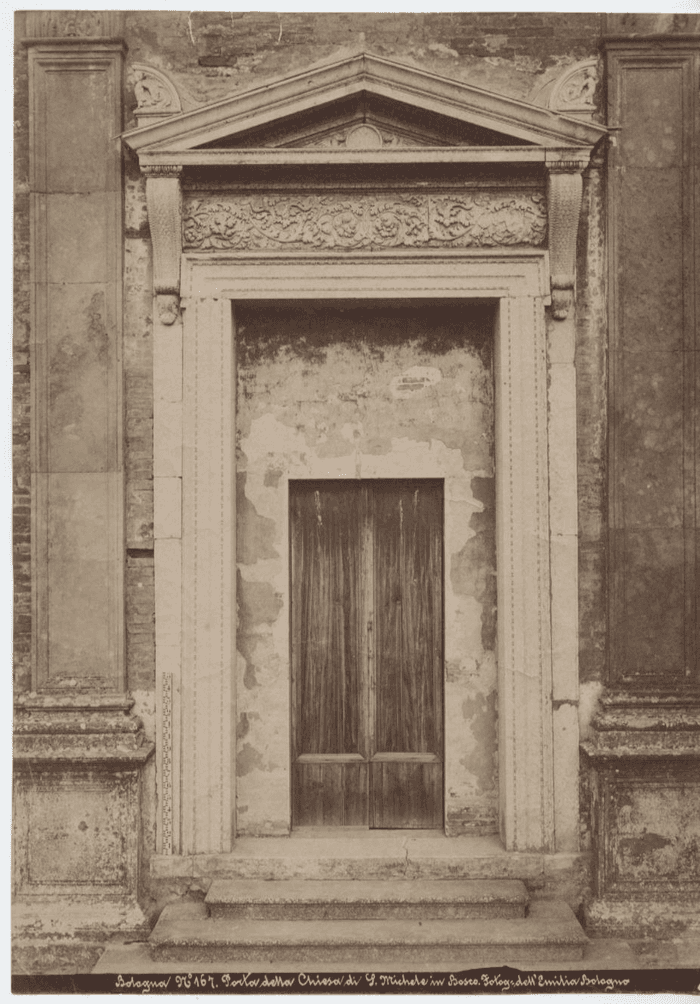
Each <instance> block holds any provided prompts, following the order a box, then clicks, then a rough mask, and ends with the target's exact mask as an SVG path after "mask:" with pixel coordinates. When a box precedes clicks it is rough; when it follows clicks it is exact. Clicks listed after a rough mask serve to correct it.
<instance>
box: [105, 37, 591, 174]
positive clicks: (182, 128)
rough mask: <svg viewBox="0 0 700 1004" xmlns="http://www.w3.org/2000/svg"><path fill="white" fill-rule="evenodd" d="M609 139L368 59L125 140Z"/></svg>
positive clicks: (434, 142)
mask: <svg viewBox="0 0 700 1004" xmlns="http://www.w3.org/2000/svg"><path fill="white" fill-rule="evenodd" d="M604 134H605V129H604V128H603V127H602V126H598V125H593V124H591V123H589V122H581V121H579V120H576V119H570V118H567V117H566V116H564V115H561V114H558V113H556V112H552V111H550V110H549V109H545V108H540V107H538V106H536V105H531V104H528V103H527V102H523V101H518V100H516V99H514V98H509V97H505V96H503V95H499V94H494V93H492V92H490V91H486V90H484V89H483V88H478V87H473V86H471V85H469V84H464V83H461V82H459V81H455V80H452V79H449V78H447V77H440V76H438V75H436V74H433V73H428V72H426V71H425V70H421V69H419V68H417V67H413V66H408V65H404V64H401V63H397V62H394V61H391V60H387V59H384V58H382V57H379V56H375V55H371V54H369V53H363V54H360V55H357V56H352V57H350V58H348V59H344V60H342V61H340V62H336V63H331V64H326V65H324V66H320V67H316V68H314V69H311V70H307V71H305V72H304V73H299V74H295V75H294V76H290V77H286V78H283V79H281V80H277V81H274V82H270V83H266V84H265V85H264V86H262V87H258V88H255V89H253V90H250V91H246V92H243V93H238V94H235V95H233V96H231V97H229V98H226V99H224V100H223V101H217V102H214V103H212V104H209V105H204V106H203V107H201V108H198V109H196V110H195V111H190V112H184V113H180V114H176V115H172V116H170V117H168V118H166V119H162V120H161V121H159V122H156V123H153V124H150V125H147V126H145V127H142V128H139V129H134V130H131V131H129V132H127V133H125V135H124V139H125V141H126V142H127V143H128V145H129V146H130V147H131V148H132V149H133V150H135V151H136V152H137V153H139V156H143V155H147V156H148V155H149V154H150V155H158V154H161V155H162V154H164V153H166V152H167V153H168V154H172V155H174V154H176V153H178V152H179V153H182V154H189V156H188V157H187V162H192V157H193V156H194V155H195V154H196V153H197V151H201V155H202V162H205V161H206V160H207V153H208V152H212V151H217V150H219V151H227V150H228V151H233V150H239V151H243V150H255V149H257V150H261V149H266V148H267V149H277V150H280V151H282V150H285V149H286V150H289V151H290V152H291V151H292V150H294V149H299V150H309V148H311V149H314V148H319V149H329V150H336V151H338V152H341V151H343V150H348V151H351V150H356V151H357V150H382V151H384V150H386V151H391V150H393V149H395V148H397V147H398V148H416V147H429V148H434V149H435V148H437V149H439V148H444V147H458V148H465V147H485V148H499V147H538V148H542V147H545V148H553V149H557V148H559V149H561V148H574V147H576V148H588V149H590V148H591V147H592V146H593V145H594V144H595V143H596V142H597V141H598V140H599V139H600V138H601V136H603V135H604Z"/></svg>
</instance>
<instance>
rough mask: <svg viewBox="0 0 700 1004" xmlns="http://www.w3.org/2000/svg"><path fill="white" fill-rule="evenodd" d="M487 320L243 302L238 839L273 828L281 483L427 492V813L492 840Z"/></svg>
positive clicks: (472, 308)
mask: <svg viewBox="0 0 700 1004" xmlns="http://www.w3.org/2000/svg"><path fill="white" fill-rule="evenodd" d="M492 328H493V315H492V311H491V308H490V307H488V306H485V305H467V304H462V305H460V306H458V307H455V306H442V307H440V306H438V305H430V306H425V305H420V306H416V305H405V304H404V305H401V306H396V305H391V304H389V305H387V304H386V303H385V304H384V305H375V306H363V307H358V306H357V305H355V306H353V305H351V304H342V305H323V304H309V303H304V304H302V303H294V304H278V305H275V306H271V305H269V304H255V303H248V304H244V305H238V306H237V309H236V329H237V343H238V402H237V437H238V458H237V465H238V468H237V469H238V528H237V540H238V543H237V549H238V591H239V592H238V596H239V627H238V668H237V673H238V679H237V692H238V751H237V830H238V833H239V834H265V833H285V832H287V830H288V828H289V819H290V794H289V780H290V778H289V759H290V734H289V730H290V705H289V694H290V676H289V674H290V663H289V560H288V553H289V541H288V481H289V478H388V477H396V478H402V477H403V478H409V477H410V478H416V477H427V478H434V477H440V478H444V479H445V565H444V579H445V582H444V588H445V758H446V766H445V796H446V797H445V804H446V826H447V832H448V834H450V835H456V834H461V833H479V834H483V833H490V832H495V829H496V818H497V776H496V761H497V748H496V735H497V723H496V661H495V658H496V657H495V648H496V645H495V642H496V592H495V590H496V579H495V572H496V569H495V532H494V531H495V513H494V431H493V430H494V415H493V376H492Z"/></svg>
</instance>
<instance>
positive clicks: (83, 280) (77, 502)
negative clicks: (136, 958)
mask: <svg viewBox="0 0 700 1004" xmlns="http://www.w3.org/2000/svg"><path fill="white" fill-rule="evenodd" d="M120 21H121V15H120V14H119V13H118V12H92V11H76V12H73V15H72V16H71V17H69V18H66V17H63V16H58V12H52V11H36V12H28V13H27V15H26V32H25V45H26V46H27V48H28V66H29V109H30V111H29V158H30V165H29V178H30V185H29V187H30V209H31V238H32V240H31V295H32V311H31V327H32V331H31V355H30V368H31V386H32V405H31V415H32V424H31V486H32V527H31V538H32V549H31V555H32V581H33V594H32V677H31V687H30V689H29V690H28V691H26V690H25V691H24V692H18V693H16V696H15V701H16V705H17V723H16V729H15V766H16V772H15V778H16V787H15V792H16V797H17V806H16V816H15V818H16V820H17V821H18V825H17V826H16V828H15V847H14V892H15V894H16V896H17V897H18V905H17V907H16V909H15V924H16V925H18V926H19V927H20V929H22V928H24V929H25V930H28V929H29V928H30V927H31V931H32V938H33V940H34V942H35V943H38V942H41V939H42V937H43V938H46V939H47V943H48V941H49V940H50V941H52V942H55V939H56V937H57V936H60V935H62V934H68V933H70V932H75V931H79V932H82V933H83V934H84V936H85V937H86V938H87V939H97V940H99V937H100V932H105V933H106V932H109V930H110V929H111V930H113V929H114V928H115V927H122V928H133V927H135V926H138V925H139V924H140V923H141V921H142V917H141V914H140V911H139V909H138V906H137V900H136V896H137V887H138V870H139V861H138V855H139V836H138V834H139V804H140V797H139V786H140V772H141V767H142V765H143V764H144V763H145V762H146V760H147V759H148V758H149V756H150V755H151V753H152V744H149V743H148V742H146V740H145V737H144V734H143V728H142V725H141V722H140V720H139V719H138V718H136V717H134V716H133V715H132V714H131V708H132V706H133V700H131V698H130V697H129V696H128V680H127V678H126V672H125V659H124V586H123V582H124V464H123V451H122V439H123V415H122V409H123V402H122V296H121V289H122V268H123V263H122V250H121V248H122V170H121V152H120V145H119V133H120V131H121V128H122V111H121V109H122V77H123V59H124V51H125V46H124V43H123V42H122V41H121V38H120V33H121V32H120ZM49 834H51V838H50V839H49ZM50 904H53V905H50ZM59 940H60V938H59Z"/></svg>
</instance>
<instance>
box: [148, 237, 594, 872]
mask: <svg viewBox="0 0 700 1004" xmlns="http://www.w3.org/2000/svg"><path fill="white" fill-rule="evenodd" d="M182 295H183V300H182V306H183V311H182V323H180V321H178V322H177V323H175V324H167V325H166V324H164V323H156V324H155V325H154V328H155V332H154V335H155V346H154V383H155V436H154V439H155V471H156V527H157V531H156V547H155V563H156V625H157V627H156V631H157V634H156V644H157V656H156V673H157V707H156V711H157V716H156V724H157V739H158V745H157V750H158V759H157V771H158V790H159V792H160V793H161V798H160V801H159V812H158V834H157V839H158V850H159V852H160V853H162V854H165V855H169V854H202V853H217V852H226V851H228V850H230V849H231V847H232V845H233V840H234V834H235V819H234V806H235V797H234V783H235V781H234V779H235V763H234V758H235V749H234V744H233V742H232V737H233V735H234V734H235V732H234V723H235V721H236V711H235V693H234V688H233V673H232V660H233V656H234V653H235V623H236V619H235V610H236V606H235V574H234V569H235V563H234V557H235V555H234V549H235V547H234V546H235V533H234V527H235V512H234V506H233V504H232V502H231V500H232V499H234V498H235V492H234V485H235V462H234V444H235V397H234V374H235V360H234V354H235V344H234V338H233V323H232V313H233V312H232V301H236V300H243V299H255V300H258V299H285V300H290V299H295V298H305V299H323V298H329V299H335V298H340V299H353V298H356V299H381V298H385V297H386V298H391V299H396V298H414V299H416V298H426V299H427V298H429V299H439V298H443V297H444V298H450V299H455V298H462V299H465V300H469V299H479V300H484V299H491V300H494V301H497V304H498V310H497V311H496V318H497V319H496V331H495V387H496V394H495V398H496V400H495V410H496V416H495V417H496V534H497V591H498V717H499V753H498V760H499V814H500V833H501V838H502V841H503V843H504V846H505V848H506V849H507V850H518V851H553V850H558V851H575V850H577V846H578V845H577V830H578V795H577V784H578V782H577V778H578V720H577V698H578V667H577V647H578V617H577V600H578V595H577V594H578V582H577V562H578V548H577V515H576V498H577V495H576V406H575V371H574V360H573V351H574V326H573V317H569V319H567V320H564V321H557V322H552V320H551V319H550V318H549V317H548V316H547V315H546V311H545V307H546V306H547V305H548V304H549V303H550V300H549V261H548V253H547V252H546V251H543V250H540V249H524V250H523V249H518V250H510V249H507V248H500V249H498V251H497V252H493V251H488V252H485V251H479V250H475V249H460V250H442V249H439V250H436V251H430V252H423V253H415V252H410V251H409V252H404V253H376V254H371V255H367V254H364V255H363V254H357V253H343V254H329V253H327V252H326V253H323V252H319V253H316V254H313V253H312V254H300V253H299V252H296V253H293V254H292V253H290V254H288V255H285V254H283V253H282V254H280V253H267V254H264V253H260V252H258V253H247V254H246V253H244V252H241V253H235V252H228V253H225V254H224V253H218V254H216V255H212V254H184V255H183V256H182ZM548 325H549V327H550V334H551V337H550V338H549V339H548V335H547V326H548ZM159 482H160V483H159ZM159 499H160V502H159ZM159 507H160V508H159ZM159 511H160V517H159ZM173 511H175V512H176V514H177V517H178V518H173V515H172V514H173ZM164 513H165V514H166V515H167V519H169V524H168V526H169V532H168V535H166V534H165V533H164V532H163V520H164V519H165V518H166V515H163V514H164ZM159 526H160V527H161V529H160V530H159V529H158V527H159ZM555 762H556V765H557V770H556V776H555V772H554V763H555Z"/></svg>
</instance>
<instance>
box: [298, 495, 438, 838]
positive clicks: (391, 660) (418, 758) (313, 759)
mask: <svg viewBox="0 0 700 1004" xmlns="http://www.w3.org/2000/svg"><path fill="white" fill-rule="evenodd" d="M443 511H444V502H443V482H442V481H441V480H437V479H420V480H418V479H416V480H403V479H402V480H395V479H392V480H379V479H377V480H367V481H338V480H334V481H293V482H290V523H291V526H290V539H291V586H292V590H291V595H292V602H291V636H292V709H293V711H292V805H293V808H292V824H293V826H295V827H301V826H355V827H357V826H365V827H369V828H375V829H385V828H386V829H390V828H420V829H422V828H440V827H442V825H443V762H444V757H443V682H442V681H443V521H444V517H443Z"/></svg>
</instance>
